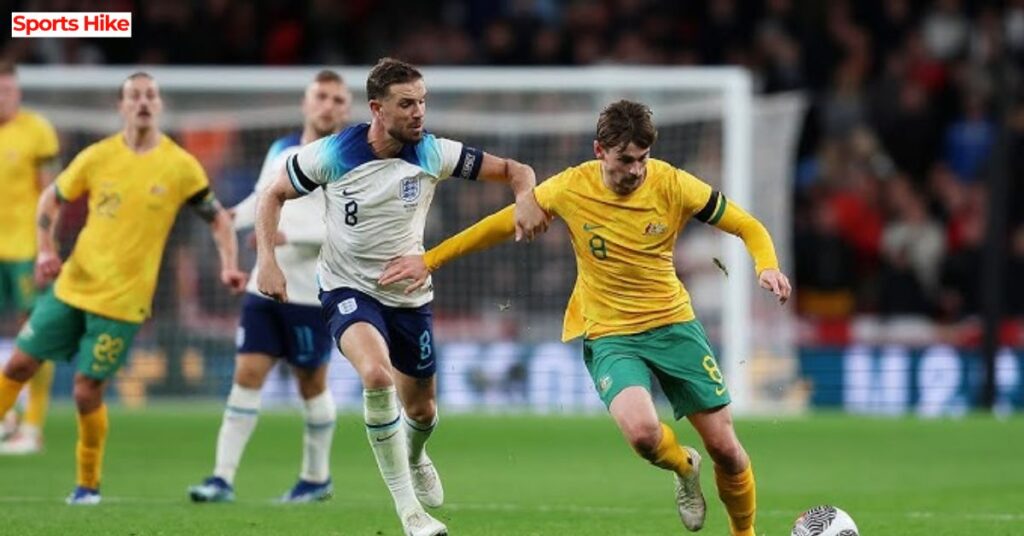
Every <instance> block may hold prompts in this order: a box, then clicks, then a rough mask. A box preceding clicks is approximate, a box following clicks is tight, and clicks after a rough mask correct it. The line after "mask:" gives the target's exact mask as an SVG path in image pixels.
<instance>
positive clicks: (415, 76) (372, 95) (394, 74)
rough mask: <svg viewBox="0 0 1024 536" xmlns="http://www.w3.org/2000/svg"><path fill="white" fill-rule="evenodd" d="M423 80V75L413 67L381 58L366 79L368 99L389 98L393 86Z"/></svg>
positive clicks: (391, 59) (399, 61) (394, 60)
mask: <svg viewBox="0 0 1024 536" xmlns="http://www.w3.org/2000/svg"><path fill="white" fill-rule="evenodd" d="M421 78H423V75H422V74H420V72H419V71H418V70H416V68H415V67H413V66H412V65H409V64H408V63H405V62H404V61H401V60H396V59H395V58H381V59H380V61H378V62H377V65H374V66H373V69H371V70H370V75H369V76H367V77H366V98H367V99H368V100H374V99H383V98H384V97H387V96H388V90H389V88H391V86H393V85H395V84H405V83H407V82H415V81H416V80H419V79H421Z"/></svg>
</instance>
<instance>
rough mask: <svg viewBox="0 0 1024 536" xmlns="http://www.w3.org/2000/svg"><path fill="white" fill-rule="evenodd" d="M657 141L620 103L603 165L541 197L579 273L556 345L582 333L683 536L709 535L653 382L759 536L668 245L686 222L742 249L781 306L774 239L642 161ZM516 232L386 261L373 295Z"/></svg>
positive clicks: (488, 230) (731, 509) (489, 231)
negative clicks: (669, 499) (660, 474)
mask: <svg viewBox="0 0 1024 536" xmlns="http://www.w3.org/2000/svg"><path fill="white" fill-rule="evenodd" d="M656 139H657V131H656V130H655V127H654V124H653V122H652V120H651V112H650V110H649V109H648V108H647V106H645V105H643V104H640V103H637V102H631V101H619V102H616V103H614V104H612V105H610V106H608V107H607V108H606V109H605V110H604V111H603V112H602V113H601V116H600V118H599V119H598V122H597V139H596V140H595V141H594V153H595V155H596V156H597V160H593V161H590V162H586V163H584V164H581V165H578V166H576V167H571V168H569V169H567V170H565V171H563V172H562V173H559V174H558V175H555V176H554V177H551V178H550V179H548V180H546V181H544V183H543V184H541V185H540V186H539V187H538V188H537V189H536V196H537V201H538V202H539V203H540V206H541V207H543V208H544V210H545V211H547V212H548V214H551V215H552V216H558V217H560V218H562V220H564V221H565V224H566V226H567V227H568V228H569V235H570V237H571V240H572V244H573V249H574V251H575V254H576V265H577V269H578V271H579V275H578V277H577V279H576V287H575V289H574V290H573V293H572V297H570V298H569V304H568V306H567V308H566V312H565V325H564V327H563V331H562V339H563V340H565V341H568V340H571V339H574V338H576V337H580V336H582V337H583V339H584V342H583V358H584V361H585V363H586V366H587V370H589V371H590V374H591V376H592V377H593V380H594V386H595V387H596V388H597V391H598V393H599V394H600V396H601V399H602V400H603V401H604V403H605V405H607V406H608V410H609V412H610V413H611V415H612V417H613V418H614V419H615V422H616V424H618V426H619V429H620V430H622V433H623V434H624V435H625V437H626V439H627V440H628V441H629V444H630V445H631V446H632V447H633V449H634V450H636V452H637V453H638V454H639V455H640V456H642V457H643V458H644V459H646V460H648V461H649V462H651V463H652V464H654V465H656V466H658V467H661V468H663V469H667V470H670V471H672V472H673V473H675V480H676V504H677V507H678V510H679V515H680V518H681V519H682V521H683V524H684V525H685V526H686V528H687V529H689V530H693V531H696V530H699V529H700V528H701V527H702V526H703V525H704V515H705V502H704V496H703V494H702V492H701V489H700V461H701V458H700V455H699V454H698V453H697V451H696V449H693V448H692V447H684V446H681V445H679V444H678V443H677V442H676V436H675V433H674V432H673V431H672V428H671V427H669V426H668V425H666V424H663V423H661V422H660V421H659V419H658V415H657V412H656V410H655V406H654V402H653V399H652V397H651V384H650V375H651V374H654V375H655V376H656V377H657V378H658V382H659V383H660V384H661V387H662V389H663V390H664V391H665V394H666V395H667V396H668V399H669V402H670V403H671V404H672V408H673V410H674V413H675V418H676V419H681V418H683V417H684V416H685V417H687V418H688V419H689V420H690V423H691V424H692V425H693V427H694V428H695V429H696V430H697V432H698V433H699V434H700V436H701V438H702V439H703V440H704V446H705V448H706V449H707V451H708V453H709V454H710V455H711V459H712V460H714V463H715V481H716V483H717V484H718V491H719V497H720V498H721V499H722V502H724V503H725V508H726V511H727V512H728V514H729V526H730V530H731V532H732V534H733V535H734V536H754V534H755V532H754V515H755V510H756V501H755V489H754V473H753V470H752V469H751V465H750V460H749V458H748V457H747V453H746V451H744V449H743V446H742V445H741V444H740V442H739V440H738V439H737V437H736V433H735V431H734V430H733V426H732V417H731V416H730V412H729V408H728V404H729V402H730V398H729V393H728V391H727V390H726V386H725V381H724V379H723V378H722V373H721V371H720V370H719V368H718V363H717V362H716V361H715V358H714V354H713V352H712V351H711V345H710V343H709V342H708V340H707V336H706V335H705V333H704V328H703V327H702V326H701V324H700V322H698V321H697V319H696V317H695V315H694V312H693V308H692V306H691V304H690V297H689V295H688V293H687V292H686V289H685V287H683V285H682V283H681V282H680V281H679V279H678V277H677V276H676V271H675V267H674V266H673V264H672V259H673V255H672V253H673V249H674V246H675V243H676V238H677V236H678V235H679V232H680V231H681V230H682V228H683V226H684V225H685V224H686V222H687V221H688V220H690V219H691V218H695V219H697V220H698V221H701V222H703V223H706V224H710V225H714V226H716V227H718V228H719V229H721V230H723V231H726V232H728V233H731V234H734V235H736V236H739V237H740V238H742V239H743V242H744V244H745V245H746V247H747V250H748V251H749V252H750V254H751V256H752V257H753V258H754V261H755V264H756V270H757V274H758V279H759V281H760V285H761V286H762V287H764V288H766V289H770V290H771V291H772V292H773V293H775V295H776V296H778V297H779V300H780V301H782V302H785V300H786V299H788V297H789V294H790V285H789V281H788V280H787V279H786V276H784V275H783V274H782V273H781V272H779V270H778V260H777V259H776V257H775V248H774V246H773V245H772V240H771V237H770V236H769V235H768V232H767V231H766V230H765V228H764V226H763V225H761V223H760V222H758V221H757V220H756V219H754V218H753V217H752V216H750V215H749V214H748V213H747V212H746V211H744V210H743V209H741V208H740V207H738V206H736V205H735V204H733V203H729V202H728V201H727V200H726V198H725V196H723V195H722V194H721V193H719V192H717V191H713V190H712V189H711V187H710V186H708V185H707V184H706V183H704V182H702V181H701V180H699V179H697V178H696V177H694V176H692V175H690V174H689V173H686V172H685V171H683V170H680V169H677V168H675V167H673V166H672V165H670V164H668V163H666V162H662V161H659V160H655V159H652V158H650V153H651V147H652V146H653V145H654V141H655V140H656ZM513 233H514V225H513V220H512V208H511V207H508V208H506V209H504V210H502V211H500V212H498V213H496V214H493V215H491V216H489V217H487V218H485V219H483V220H481V221H480V222H479V223H477V224H476V225H473V226H472V227H470V228H468V229H466V230H465V231H463V232H461V233H459V234H458V235H456V236H454V237H452V238H449V239H448V240H445V241H444V242H443V243H441V244H440V245H438V246H437V247H435V248H433V249H431V250H430V251H428V252H427V253H426V255H425V256H409V257H404V258H399V259H396V260H395V261H394V262H392V263H391V264H390V265H389V266H388V268H387V270H386V271H385V273H384V276H383V277H382V278H381V281H380V284H381V285H388V286H389V285H393V284H395V283H396V282H399V281H402V280H405V279H411V280H412V284H411V285H410V286H409V288H408V289H407V290H408V291H409V292H416V291H417V290H418V289H419V288H421V287H422V286H423V285H424V284H425V283H426V281H427V278H428V277H429V274H430V272H431V271H433V270H436V269H437V268H439V267H440V266H441V265H443V264H444V263H446V262H448V261H450V260H451V259H454V258H456V257H459V256H461V255H465V254H467V253H470V252H472V251H476V250H479V249H483V248H486V247H488V246H491V245H494V244H497V243H498V242H500V241H502V240H504V239H506V238H508V237H510V236H511V235H512V234H513Z"/></svg>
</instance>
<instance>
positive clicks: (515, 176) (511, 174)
mask: <svg viewBox="0 0 1024 536" xmlns="http://www.w3.org/2000/svg"><path fill="white" fill-rule="evenodd" d="M505 165H506V166H507V171H506V173H507V176H508V185H509V186H510V187H511V188H512V193H514V194H515V196H516V200H518V199H519V198H520V197H522V196H525V195H529V196H531V197H532V196H533V189H534V188H535V187H536V186H537V174H536V173H534V171H533V168H532V167H530V166H528V165H526V164H521V163H519V162H516V161H515V160H512V159H510V158H506V159H505Z"/></svg>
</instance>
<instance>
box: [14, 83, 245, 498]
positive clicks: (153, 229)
mask: <svg viewBox="0 0 1024 536" xmlns="http://www.w3.org/2000/svg"><path fill="white" fill-rule="evenodd" d="M119 108H120V114H121V117H122V119H123V121H124V130H123V131H122V132H119V133H117V134H115V135H113V136H110V137H108V138H106V139H103V140H101V141H99V142H97V143H94V144H92V145H90V146H89V147H87V148H85V149H84V150H83V151H82V152H81V153H79V154H78V156H77V157H75V159H74V161H72V162H71V165H69V166H68V167H67V169H65V170H64V172H63V173H61V174H60V176H58V177H57V180H56V181H55V182H54V183H53V184H51V185H50V186H48V187H47V188H46V189H45V190H44V191H43V193H42V195H41V196H40V199H39V207H38V210H37V214H38V216H37V218H38V222H37V224H38V225H37V238H38V241H39V254H38V256H37V258H36V265H35V270H36V277H37V278H38V279H40V280H49V279H53V278H54V277H56V282H55V283H54V285H53V289H52V291H48V292H47V293H45V294H43V295H42V296H41V297H40V298H39V300H38V302H37V303H36V306H35V308H34V309H33V310H32V315H31V316H30V317H29V319H28V321H27V322H26V323H25V325H24V326H23V327H22V329H21V332H20V333H19V334H18V338H17V340H16V341H15V346H16V349H15V351H14V355H12V356H11V359H10V361H8V362H7V365H6V366H5V367H4V371H3V374H2V375H0V412H6V411H7V410H8V409H10V408H11V406H12V405H13V404H14V400H15V399H16V398H17V396H18V393H19V392H20V391H21V388H22V386H24V384H25V382H27V381H28V380H29V379H30V378H32V376H33V375H34V374H35V373H36V371H37V370H38V369H39V368H40V367H41V366H42V363H43V361H44V360H46V361H52V360H62V361H70V360H72V359H76V358H77V364H76V368H77V372H76V373H75V378H74V399H75V405H76V407H77V409H78V444H77V446H76V449H75V453H76V466H77V486H76V487H75V489H74V491H72V493H71V495H69V496H68V498H67V502H68V504H88V505H91V504H98V503H99V502H100V475H101V467H102V462H103V451H104V447H105V443H106V438H107V428H108V424H107V408H106V406H105V405H104V403H103V392H104V390H105V388H106V386H107V382H108V380H110V379H111V378H113V377H114V375H115V373H116V372H117V370H118V369H120V368H121V366H122V365H123V364H124V362H125V360H126V359H127V357H128V354H129V350H130V349H131V343H132V339H133V338H134V337H135V334H136V333H137V332H138V330H139V327H140V326H141V324H142V322H143V321H144V320H145V319H146V318H147V317H148V316H150V307H151V304H152V299H153V291H154V290H155V288H156V279H157V272H158V271H159V267H160V258H161V256H162V254H163V250H164V245H165V244H166V242H167V235H168V233H169V232H170V230H171V226H172V225H173V224H174V219H175V216H176V215H177V213H178V209H179V208H180V207H181V206H182V205H183V204H188V205H189V206H190V207H192V208H193V209H195V211H196V212H197V213H198V214H199V215H200V216H201V217H202V218H203V219H204V220H206V221H207V222H209V224H210V230H211V232H212V234H213V238H214V241H215V242H216V244H217V251H218V253H219V254H220V263H221V273H220V279H221V281H222V282H223V283H224V284H225V285H227V286H228V287H229V288H231V289H232V290H235V291H239V292H240V291H242V290H243V289H244V288H245V282H246V276H245V274H244V273H243V272H240V271H239V270H238V259H237V247H236V244H235V231H234V229H233V228H232V225H231V216H230V215H229V214H228V212H227V211H226V210H224V209H223V208H221V206H220V204H219V203H218V202H217V200H216V199H215V198H214V196H213V193H212V192H211V191H210V187H209V181H208V180H207V178H206V172H204V171H203V168H202V166H200V164H199V162H198V161H197V160H196V159H195V158H194V157H193V156H192V155H190V154H188V153H187V152H185V151H184V150H183V149H182V148H181V147H179V146H178V145H177V144H175V143H174V142H173V141H171V139H170V138H168V137H167V136H165V135H164V134H163V133H162V132H161V131H160V129H159V125H158V120H159V118H160V113H161V111H162V109H163V102H162V101H161V99H160V91H159V88H158V87H157V84H156V81H154V80H153V78H152V77H151V76H150V75H148V74H146V73H135V74H133V75H131V76H129V77H128V78H127V79H126V80H125V81H124V83H123V84H122V86H121V93H120V106H119ZM82 195H87V196H88V201H89V216H88V218H87V219H86V221H85V226H84V227H83V228H82V232H81V234H79V236H78V240H77V241H76V243H75V247H74V250H73V251H72V253H71V256H70V257H69V258H68V259H67V262H64V263H62V262H61V259H60V257H59V256H58V252H57V249H56V247H55V245H54V243H53V236H52V234H53V230H54V227H55V222H56V219H57V216H58V214H59V211H60V204H61V203H62V202H65V201H74V200H75V199H78V198H79V197H81V196H82Z"/></svg>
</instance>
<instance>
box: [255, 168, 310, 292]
mask: <svg viewBox="0 0 1024 536" xmlns="http://www.w3.org/2000/svg"><path fill="white" fill-rule="evenodd" d="M299 195H300V194H299V192H298V191H297V190H296V189H295V187H294V186H292V182H291V180H290V179H289V178H288V175H287V174H286V173H285V172H284V170H282V171H281V174H280V175H279V176H278V177H277V180H275V181H274V182H273V183H272V184H271V185H270V187H269V188H267V189H266V190H264V191H263V193H262V194H260V198H259V202H258V204H257V207H256V263H257V265H258V266H259V277H258V278H257V280H256V283H257V286H258V288H259V291H260V292H261V293H262V294H264V295H266V296H268V297H271V298H273V299H275V300H278V301H288V289H287V288H286V285H285V279H284V273H283V272H281V267H280V266H278V264H277V256H276V255H275V253H274V248H275V246H276V245H277V234H278V233H277V226H278V224H279V223H280V222H281V207H283V206H284V202H285V201H287V200H289V199H295V198H297V197H299Z"/></svg>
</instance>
